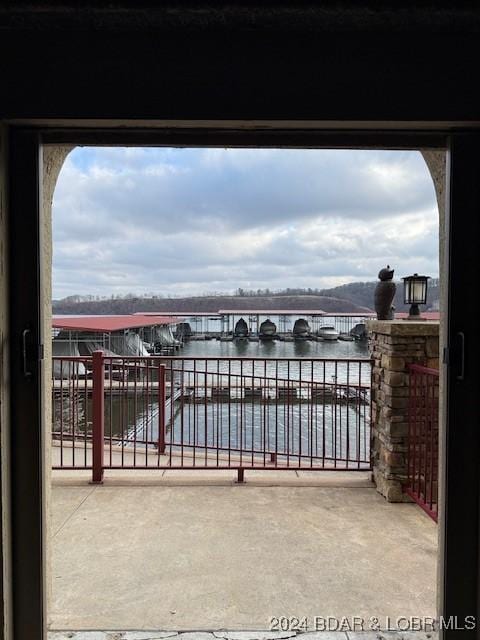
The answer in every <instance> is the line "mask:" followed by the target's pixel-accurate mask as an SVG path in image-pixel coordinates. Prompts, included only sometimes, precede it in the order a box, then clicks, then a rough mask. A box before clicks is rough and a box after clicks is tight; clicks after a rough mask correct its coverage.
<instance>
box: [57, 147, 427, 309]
mask: <svg viewBox="0 0 480 640" xmlns="http://www.w3.org/2000/svg"><path fill="white" fill-rule="evenodd" d="M53 220H54V283H53V284H54V296H55V297H62V296H64V295H70V294H73V293H78V294H86V293H92V294H100V295H109V294H111V293H126V292H129V291H135V292H138V293H142V292H151V291H155V292H158V293H162V294H165V295H168V294H178V293H189V294H190V293H201V292H205V291H212V290H217V291H218V290H225V291H232V290H234V289H236V288H237V287H243V288H255V289H256V288H264V287H269V288H270V289H278V288H284V287H296V286H302V287H328V286H334V285H336V284H341V283H344V282H350V281H353V280H371V279H374V278H375V277H376V274H377V273H378V271H379V269H380V268H381V267H382V266H384V265H385V264H386V263H387V262H388V263H389V264H391V265H392V266H394V267H395V269H396V274H397V275H398V276H401V275H406V274H408V273H411V272H413V271H417V272H420V271H424V272H425V273H427V274H428V275H432V276H433V275H437V274H438V212H437V209H436V202H435V194H434V189H433V184H432V181H431V179H430V176H429V174H428V171H427V168H426V166H425V163H424V161H423V159H422V158H421V156H420V154H419V153H418V152H398V151H397V152H394V151H391V152H387V151H338V150H335V151H328V150H303V151H302V150H274V149H263V150H253V149H230V150H224V149H152V148H140V149H139V148H126V149H122V148H98V147H96V148H82V149H76V150H74V151H73V152H72V153H71V154H70V156H69V157H68V158H67V161H66V163H65V166H64V168H63V169H62V172H61V174H60V177H59V181H58V185H57V189H56V191H55V196H54V208H53Z"/></svg>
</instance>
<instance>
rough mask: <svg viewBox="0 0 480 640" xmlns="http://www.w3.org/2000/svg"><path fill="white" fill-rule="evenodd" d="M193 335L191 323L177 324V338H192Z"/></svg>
mask: <svg viewBox="0 0 480 640" xmlns="http://www.w3.org/2000/svg"><path fill="white" fill-rule="evenodd" d="M192 335H193V331H192V327H191V326H190V323H189V322H180V323H179V324H177V330H176V332H175V337H176V338H180V339H182V338H191V337H192Z"/></svg>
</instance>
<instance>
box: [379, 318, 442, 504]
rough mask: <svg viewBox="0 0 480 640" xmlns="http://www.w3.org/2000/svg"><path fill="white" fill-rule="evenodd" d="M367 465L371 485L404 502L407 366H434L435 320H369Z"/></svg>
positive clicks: (407, 499)
mask: <svg viewBox="0 0 480 640" xmlns="http://www.w3.org/2000/svg"><path fill="white" fill-rule="evenodd" d="M367 328H368V332H369V340H370V352H371V355H372V358H373V372H372V464H373V478H374V481H375V485H376V487H377V490H378V491H379V492H380V493H381V494H382V495H383V496H384V497H385V498H386V499H387V500H388V501H389V502H404V501H409V498H408V497H407V496H406V495H405V494H403V493H402V483H403V482H404V481H405V479H406V475H407V436H408V404H409V400H408V384H409V375H408V365H409V364H412V363H416V364H423V365H425V366H428V367H432V368H434V369H438V366H439V360H438V353H439V323H438V322H422V321H410V320H393V321H383V320H370V321H369V322H368V323H367Z"/></svg>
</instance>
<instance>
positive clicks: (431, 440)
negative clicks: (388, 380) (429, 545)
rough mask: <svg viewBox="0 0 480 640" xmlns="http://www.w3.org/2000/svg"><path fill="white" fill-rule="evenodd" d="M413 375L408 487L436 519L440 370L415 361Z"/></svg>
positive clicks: (410, 394)
mask: <svg viewBox="0 0 480 640" xmlns="http://www.w3.org/2000/svg"><path fill="white" fill-rule="evenodd" d="M409 377H410V380H409V387H410V388H409V412H408V415H409V426H408V457H407V469H408V477H407V482H406V485H405V486H404V491H405V492H406V493H407V494H408V495H409V496H410V497H411V498H412V499H413V500H415V502H416V503H417V504H419V505H420V506H421V507H422V509H423V510H424V511H426V513H428V515H429V516H430V517H431V518H433V519H434V520H435V522H436V521H437V517H438V380H439V372H438V370H437V369H430V368H428V367H424V366H421V365H417V364H411V365H409Z"/></svg>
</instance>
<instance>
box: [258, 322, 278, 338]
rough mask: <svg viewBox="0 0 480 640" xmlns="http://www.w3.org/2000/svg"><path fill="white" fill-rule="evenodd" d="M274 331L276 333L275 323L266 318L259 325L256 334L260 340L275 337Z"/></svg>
mask: <svg viewBox="0 0 480 640" xmlns="http://www.w3.org/2000/svg"><path fill="white" fill-rule="evenodd" d="M276 333H277V325H276V324H275V323H274V322H272V321H271V320H270V319H268V320H265V321H264V322H262V324H261V325H260V330H259V332H258V335H259V337H260V338H261V339H262V340H271V339H272V338H274V337H275V334H276Z"/></svg>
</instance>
